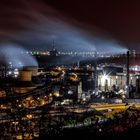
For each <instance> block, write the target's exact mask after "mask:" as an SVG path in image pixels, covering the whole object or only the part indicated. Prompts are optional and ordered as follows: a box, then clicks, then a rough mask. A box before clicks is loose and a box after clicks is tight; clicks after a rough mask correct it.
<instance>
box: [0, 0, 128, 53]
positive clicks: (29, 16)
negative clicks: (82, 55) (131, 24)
mask: <svg viewBox="0 0 140 140" xmlns="http://www.w3.org/2000/svg"><path fill="white" fill-rule="evenodd" d="M101 3H102V4H101ZM94 4H95V5H94ZM104 4H105V1H102V2H101V0H100V2H99V3H98V2H97V1H95V3H92V2H91V1H86V2H83V1H79V0H78V1H76V2H74V1H73V0H72V1H61V0H60V1H59V2H58V1H56V0H52V1H51V0H48V1H43V0H38V1H37V0H22V1H19V0H11V1H8V0H5V1H3V2H2V3H1V5H0V17H1V18H0V42H1V43H8V44H9V43H17V44H19V45H20V46H24V47H26V48H29V49H31V48H32V49H33V48H35V49H48V48H51V47H52V46H51V43H52V41H53V40H55V44H56V46H57V47H58V48H59V49H66V50H79V51H85V50H86V51H91V50H95V49H97V50H100V51H101V50H102V51H110V52H112V50H114V51H115V52H117V51H118V52H120V51H124V50H125V49H123V48H122V44H121V43H120V41H116V40H114V39H115V37H116V36H117V34H118V32H116V34H114V32H111V29H112V28H111V27H113V25H112V24H111V23H113V22H112V21H114V22H115V20H114V19H113V17H112V15H111V14H110V12H109V10H108V9H107V7H106V8H105V7H104V6H105V5H104ZM96 6H97V7H96ZM113 7H114V6H113ZM98 8H99V9H98ZM101 9H102V12H100V11H99V10H101ZM111 9H112V10H113V13H115V10H114V9H113V8H111ZM105 10H107V13H106V14H105V15H107V16H105V17H104V16H103V15H102V14H103V13H104V12H105ZM116 10H117V9H116ZM97 13H98V14H97ZM114 16H116V17H117V14H116V15H114ZM100 18H102V20H100ZM110 18H111V19H112V20H110V23H109V24H108V26H106V25H107V23H108V22H109V19H110ZM107 20H108V22H107ZM97 26H99V27H100V28H99V27H98V28H97ZM115 26H116V24H115ZM105 27H106V28H105ZM109 27H110V28H109ZM107 29H108V30H107ZM116 29H117V26H116ZM118 38H119V37H118V36H117V39H118ZM120 38H121V37H120ZM120 40H121V41H122V38H121V39H120Z"/></svg>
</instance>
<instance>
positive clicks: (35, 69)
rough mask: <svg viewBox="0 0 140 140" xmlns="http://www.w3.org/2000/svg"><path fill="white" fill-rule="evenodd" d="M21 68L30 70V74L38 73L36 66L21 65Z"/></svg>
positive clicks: (35, 74)
mask: <svg viewBox="0 0 140 140" xmlns="http://www.w3.org/2000/svg"><path fill="white" fill-rule="evenodd" d="M23 70H27V71H28V70H29V71H31V73H32V76H37V73H38V67H37V66H25V67H23Z"/></svg>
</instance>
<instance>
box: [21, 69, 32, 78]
mask: <svg viewBox="0 0 140 140" xmlns="http://www.w3.org/2000/svg"><path fill="white" fill-rule="evenodd" d="M31 79H32V71H30V70H22V71H20V80H21V81H31Z"/></svg>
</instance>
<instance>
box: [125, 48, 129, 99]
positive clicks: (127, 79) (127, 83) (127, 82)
mask: <svg viewBox="0 0 140 140" xmlns="http://www.w3.org/2000/svg"><path fill="white" fill-rule="evenodd" d="M126 86H127V96H128V98H129V97H130V92H129V50H128V51H127V64H126Z"/></svg>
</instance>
